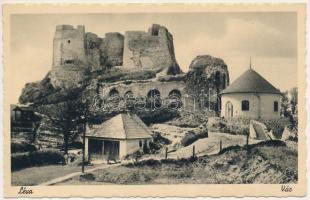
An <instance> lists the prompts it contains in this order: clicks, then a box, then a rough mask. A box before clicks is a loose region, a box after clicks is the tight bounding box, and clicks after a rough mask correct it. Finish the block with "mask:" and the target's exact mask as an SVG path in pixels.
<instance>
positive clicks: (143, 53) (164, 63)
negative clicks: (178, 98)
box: [123, 25, 177, 70]
mask: <svg viewBox="0 0 310 200" xmlns="http://www.w3.org/2000/svg"><path fill="white" fill-rule="evenodd" d="M176 65H177V64H176V60H175V55H174V49H173V40H172V35H171V34H170V33H169V32H168V30H167V29H166V28H165V27H162V26H159V25H153V26H152V27H151V28H150V29H149V31H148V32H143V31H127V32H126V33H125V44H124V56H123V67H124V68H126V69H132V68H138V69H150V70H162V69H168V68H170V67H175V66H176Z"/></svg>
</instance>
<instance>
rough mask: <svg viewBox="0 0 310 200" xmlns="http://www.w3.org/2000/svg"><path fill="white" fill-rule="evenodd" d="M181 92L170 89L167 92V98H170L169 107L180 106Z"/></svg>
mask: <svg viewBox="0 0 310 200" xmlns="http://www.w3.org/2000/svg"><path fill="white" fill-rule="evenodd" d="M181 97H182V95H181V92H180V91H179V90H176V89H175V90H172V91H171V92H170V93H169V100H170V104H169V107H170V108H171V109H177V108H181V107H182V101H181Z"/></svg>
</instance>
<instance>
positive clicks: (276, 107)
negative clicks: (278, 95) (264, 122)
mask: <svg viewBox="0 0 310 200" xmlns="http://www.w3.org/2000/svg"><path fill="white" fill-rule="evenodd" d="M273 111H274V112H278V111H279V103H278V102H277V101H274V102H273Z"/></svg>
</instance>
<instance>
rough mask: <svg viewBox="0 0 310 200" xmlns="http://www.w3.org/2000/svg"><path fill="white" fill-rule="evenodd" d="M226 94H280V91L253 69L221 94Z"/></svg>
mask: <svg viewBox="0 0 310 200" xmlns="http://www.w3.org/2000/svg"><path fill="white" fill-rule="evenodd" d="M228 93H270V94H280V90H278V89H277V88H275V87H274V86H273V85H272V84H271V83H269V82H268V81H267V80H266V79H265V78H264V77H262V76H261V75H260V74H259V73H257V72H256V71H255V70H253V69H251V68H250V69H249V70H247V71H246V72H244V73H243V74H242V75H241V76H240V77H239V78H237V79H236V80H235V81H234V82H233V83H232V84H231V85H230V86H228V87H227V88H226V89H225V90H223V91H222V92H221V94H228Z"/></svg>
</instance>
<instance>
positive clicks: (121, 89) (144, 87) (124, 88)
mask: <svg viewBox="0 0 310 200" xmlns="http://www.w3.org/2000/svg"><path fill="white" fill-rule="evenodd" d="M185 86H186V85H185V83H184V82H183V81H170V82H159V81H147V82H138V81H137V82H134V83H131V84H125V83H115V84H109V85H105V86H104V87H103V88H102V89H101V92H100V94H101V96H102V97H108V96H109V94H110V91H111V90H116V91H117V92H118V93H119V96H120V97H122V98H123V97H125V94H126V93H127V92H129V91H130V92H132V94H133V96H134V97H146V96H147V94H148V92H149V91H151V90H158V91H159V92H160V96H161V97H162V98H168V97H169V93H170V92H171V91H173V90H178V91H180V93H181V95H184V89H185Z"/></svg>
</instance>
